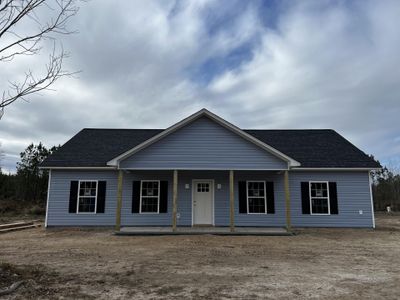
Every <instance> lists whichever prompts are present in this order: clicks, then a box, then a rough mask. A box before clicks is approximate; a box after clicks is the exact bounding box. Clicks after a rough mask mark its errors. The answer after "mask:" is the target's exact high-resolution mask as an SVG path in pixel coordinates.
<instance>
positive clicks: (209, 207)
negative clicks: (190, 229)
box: [192, 180, 214, 225]
mask: <svg viewBox="0 0 400 300" xmlns="http://www.w3.org/2000/svg"><path fill="white" fill-rule="evenodd" d="M192 187H193V225H213V223H214V222H213V220H214V203H213V202H214V184H213V181H212V180H193V184H192Z"/></svg>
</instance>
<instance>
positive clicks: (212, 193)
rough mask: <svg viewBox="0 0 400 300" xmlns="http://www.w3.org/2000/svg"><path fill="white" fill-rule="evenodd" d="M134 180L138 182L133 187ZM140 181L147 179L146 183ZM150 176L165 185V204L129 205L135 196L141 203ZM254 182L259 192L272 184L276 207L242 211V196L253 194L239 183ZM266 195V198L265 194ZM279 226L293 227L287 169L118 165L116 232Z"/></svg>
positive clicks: (271, 230)
mask: <svg viewBox="0 0 400 300" xmlns="http://www.w3.org/2000/svg"><path fill="white" fill-rule="evenodd" d="M135 182H136V183H137V184H136V186H137V188H135ZM138 182H145V184H143V183H141V184H139V183H138ZM148 182H153V183H154V185H155V186H156V187H157V186H158V185H164V186H167V190H168V191H167V195H168V196H167V197H168V200H167V204H164V205H166V207H165V208H164V209H165V210H163V209H162V208H161V207H158V210H157V211H156V212H153V213H149V212H147V211H145V210H143V211H142V210H137V211H134V210H133V206H134V205H135V204H134V201H136V203H139V204H138V205H143V203H142V202H141V201H142V200H143V199H144V197H145V196H143V195H145V194H146V193H147V192H146V191H145V190H144V188H145V187H146V186H148ZM157 182H158V183H157ZM132 183H133V184H132ZM253 183H254V185H258V186H260V187H261V188H260V189H261V190H260V193H261V194H260V196H263V193H266V192H267V191H266V190H265V186H266V184H273V195H272V198H274V199H273V201H274V202H275V204H274V206H275V208H274V210H273V211H272V213H271V211H270V209H269V211H268V212H267V207H266V206H267V203H265V212H264V211H261V210H260V211H254V209H253V210H252V208H250V210H249V203H247V205H248V206H247V208H245V209H246V211H245V212H243V207H242V206H243V201H242V200H240V199H243V197H246V198H252V197H249V195H248V191H245V195H243V188H242V189H240V187H239V185H242V186H243V184H246V185H251V184H253ZM138 187H140V189H141V191H140V193H138ZM142 190H143V191H142ZM142 192H143V193H142ZM135 193H136V194H137V195H139V196H136V198H138V197H140V201H138V199H136V200H135ZM151 193H152V194H153V193H154V195H155V196H158V197H160V196H159V194H158V193H165V190H164V191H161V189H160V190H159V192H157V191H156V190H155V191H154V192H153V191H152V192H151ZM239 193H241V195H239ZM146 195H147V194H146ZM250 196H251V195H250ZM255 196H257V195H255ZM142 197H143V198H142ZM268 197H270V196H268ZM153 198H154V197H153ZM264 198H265V199H266V198H267V197H266V195H264ZM131 199H132V200H131ZM251 200H254V199H250V201H251ZM256 200H258V199H256ZM269 200H270V199H269ZM131 201H132V211H131V209H130V205H131ZM265 201H266V200H265ZM258 202H260V201H258ZM250 204H251V202H250ZM160 205H161V206H163V204H162V203H160V202H158V206H160ZM239 206H240V207H239ZM269 206H270V205H269V204H268V207H269ZM269 208H270V207H269ZM282 228H284V229H285V230H284V231H283V232H286V231H287V230H289V231H290V229H291V220H290V194H289V174H288V171H286V170H278V171H277V170H263V171H261V170H259V171H245V170H225V171H221V170H218V171H213V170H152V171H149V170H119V171H118V187H117V210H116V226H115V229H116V232H117V233H118V234H122V235H125V234H129V235H137V234H146V233H147V234H228V233H229V234H232V233H236V234H258V235H262V234H268V235H269V234H282Z"/></svg>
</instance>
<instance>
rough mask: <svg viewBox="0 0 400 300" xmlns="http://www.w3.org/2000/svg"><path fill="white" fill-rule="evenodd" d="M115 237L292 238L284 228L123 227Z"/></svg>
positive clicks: (290, 233)
mask: <svg viewBox="0 0 400 300" xmlns="http://www.w3.org/2000/svg"><path fill="white" fill-rule="evenodd" d="M114 234H115V235H121V236H146V235H153V236H154V235H233V236H239V235H241V236H246V235H247V236H250V235H253V236H292V235H294V234H293V233H292V232H289V231H287V230H286V229H284V228H251V227H248V228H236V229H235V231H234V232H231V231H230V230H229V227H228V228H227V227H215V228H209V227H208V228H198V227H197V228H196V227H187V228H185V227H183V228H178V229H177V230H176V231H172V228H170V227H123V228H121V230H120V231H116V232H115V233H114Z"/></svg>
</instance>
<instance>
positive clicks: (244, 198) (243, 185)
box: [239, 181, 247, 214]
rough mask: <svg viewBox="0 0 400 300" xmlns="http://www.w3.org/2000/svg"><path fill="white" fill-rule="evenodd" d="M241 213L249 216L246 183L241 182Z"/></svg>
mask: <svg viewBox="0 0 400 300" xmlns="http://www.w3.org/2000/svg"><path fill="white" fill-rule="evenodd" d="M239 213H240V214H247V191H246V181H239Z"/></svg>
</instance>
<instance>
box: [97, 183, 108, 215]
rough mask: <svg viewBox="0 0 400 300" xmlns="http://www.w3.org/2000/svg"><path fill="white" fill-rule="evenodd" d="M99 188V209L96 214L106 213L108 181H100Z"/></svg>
mask: <svg viewBox="0 0 400 300" xmlns="http://www.w3.org/2000/svg"><path fill="white" fill-rule="evenodd" d="M98 184H99V186H98V187H97V208H96V213H104V209H105V207H106V185H107V182H106V181H99V183H98Z"/></svg>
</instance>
